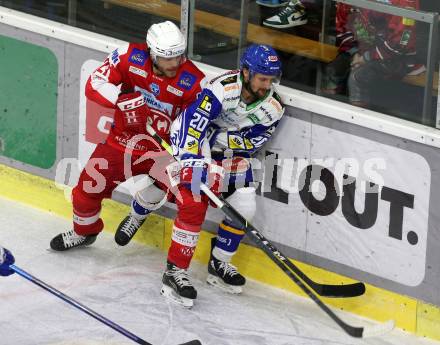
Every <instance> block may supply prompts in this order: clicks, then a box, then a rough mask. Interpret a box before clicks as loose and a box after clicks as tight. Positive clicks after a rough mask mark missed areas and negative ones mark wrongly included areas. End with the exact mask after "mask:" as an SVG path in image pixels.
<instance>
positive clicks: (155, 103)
mask: <svg viewBox="0 0 440 345" xmlns="http://www.w3.org/2000/svg"><path fill="white" fill-rule="evenodd" d="M134 89H135V91H140V92H141V93H142V94H143V95H144V97H145V100H146V101H147V105H148V107H149V108H152V109H158V110H160V111H162V112H163V113H166V114H168V115H171V114H172V113H173V105H172V104H171V103H167V102H163V101H160V100H158V99H157V98H156V96H155V95H153V94H152V93H151V92H148V91H147V90H145V89H143V88H141V87H139V86H135V88H134Z"/></svg>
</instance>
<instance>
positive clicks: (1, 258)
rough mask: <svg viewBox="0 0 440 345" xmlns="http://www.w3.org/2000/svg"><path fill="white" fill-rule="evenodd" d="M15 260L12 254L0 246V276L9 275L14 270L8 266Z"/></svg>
mask: <svg viewBox="0 0 440 345" xmlns="http://www.w3.org/2000/svg"><path fill="white" fill-rule="evenodd" d="M14 262H15V258H14V256H13V255H12V254H11V252H10V251H9V250H7V249H6V248H3V247H0V276H9V275H11V274H13V273H14V271H13V270H12V269H11V268H9V266H10V265H12V264H13V263H14Z"/></svg>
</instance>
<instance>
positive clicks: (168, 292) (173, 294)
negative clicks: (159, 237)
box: [160, 262, 197, 308]
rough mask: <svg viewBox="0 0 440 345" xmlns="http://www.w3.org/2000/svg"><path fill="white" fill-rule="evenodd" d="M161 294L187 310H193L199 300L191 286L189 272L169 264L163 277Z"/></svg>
mask: <svg viewBox="0 0 440 345" xmlns="http://www.w3.org/2000/svg"><path fill="white" fill-rule="evenodd" d="M162 283H163V285H162V289H161V290H160V293H161V294H162V295H163V296H165V297H166V298H168V299H169V300H170V301H172V302H174V303H176V304H179V305H181V306H183V307H185V308H191V307H192V306H193V305H194V300H195V299H196V298H197V290H196V289H195V288H194V286H193V285H192V284H191V282H190V280H189V276H188V272H187V270H185V269H181V268H179V267H177V266H176V265H174V264H172V263H170V262H168V263H167V270H166V271H165V273H164V274H163V277H162Z"/></svg>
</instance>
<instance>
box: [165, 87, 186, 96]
mask: <svg viewBox="0 0 440 345" xmlns="http://www.w3.org/2000/svg"><path fill="white" fill-rule="evenodd" d="M167 91H168V92H171V93H173V94H175V95H176V96H178V97H182V96H183V91H182V90H179V89H176V88H175V87H174V86H171V85H168V86H167Z"/></svg>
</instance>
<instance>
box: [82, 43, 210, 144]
mask: <svg viewBox="0 0 440 345" xmlns="http://www.w3.org/2000/svg"><path fill="white" fill-rule="evenodd" d="M147 48H148V47H147V44H146V43H130V44H127V45H126V46H123V47H120V48H118V49H116V50H114V51H113V52H112V53H111V54H110V55H109V56H108V57H107V59H106V60H105V61H104V63H103V64H102V65H101V66H100V67H99V68H97V69H96V70H95V71H94V72H93V73H92V74H91V76H90V77H89V79H88V81H87V84H86V90H85V93H86V97H87V98H88V99H90V100H92V101H95V102H97V103H99V104H100V105H102V106H105V107H110V108H115V104H116V101H117V99H118V95H119V93H120V92H121V91H131V90H134V91H140V92H141V93H142V94H143V95H144V97H145V100H146V104H147V106H148V107H149V108H150V109H151V110H152V111H150V112H148V114H144V115H142V116H141V117H148V119H147V118H142V119H140V118H139V121H140V123H141V124H142V125H141V126H137V127H133V126H128V125H126V124H128V123H129V121H127V119H125V118H123V116H124V113H123V112H121V111H118V110H117V111H116V112H115V118H114V121H113V126H112V128H111V130H110V134H109V137H108V139H107V142H108V143H109V144H111V145H112V146H115V145H116V147H118V148H120V149H122V150H124V149H125V147H127V146H130V145H131V143H130V139H131V138H132V137H133V136H134V135H136V134H145V135H146V134H147V133H146V130H145V126H144V124H145V123H146V122H147V120H148V122H149V124H150V125H151V126H152V127H153V128H154V129H155V130H156V131H157V132H158V134H160V135H161V136H162V137H163V138H164V139H166V140H168V139H169V137H168V136H169V130H170V125H171V122H172V121H173V120H174V119H175V118H176V117H177V115H179V113H180V112H181V111H182V109H185V108H186V107H187V106H188V105H189V104H191V103H192V102H193V101H195V99H196V98H197V95H198V94H199V93H200V91H201V86H200V82H201V81H202V80H203V79H204V77H205V76H204V74H203V73H202V72H201V71H200V70H199V69H198V68H197V67H196V66H195V65H194V64H193V63H192V62H191V61H189V60H185V61H184V62H183V63H182V64H181V65H180V66H179V69H178V71H177V74H176V76H175V77H174V78H167V77H164V76H157V75H155V74H154V73H153V63H152V60H151V58H150V56H149V53H148V49H147ZM135 128H137V129H136V130H134V129H135ZM136 146H137V149H139V150H136V152H137V153H139V152H138V151H140V153H142V152H146V151H150V150H153V151H157V150H158V149H157V146H155V145H152V143H151V142H150V143H148V140H146V141H142V142H136Z"/></svg>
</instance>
